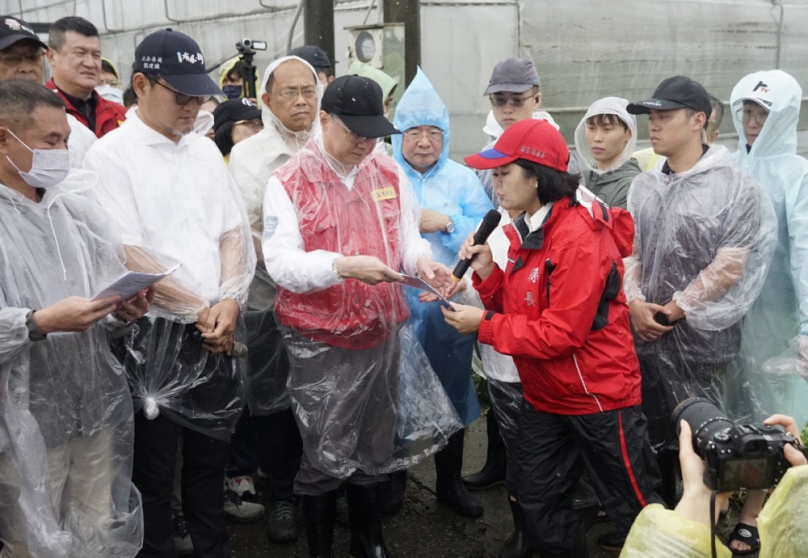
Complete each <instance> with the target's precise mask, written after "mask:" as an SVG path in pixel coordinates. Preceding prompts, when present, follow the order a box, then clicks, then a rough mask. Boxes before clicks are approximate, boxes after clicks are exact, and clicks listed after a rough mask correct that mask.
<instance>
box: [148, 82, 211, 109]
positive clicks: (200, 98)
mask: <svg viewBox="0 0 808 558" xmlns="http://www.w3.org/2000/svg"><path fill="white" fill-rule="evenodd" d="M155 83H157V85H159V86H160V87H163V88H164V89H168V90H169V91H171V92H172V93H174V95H175V100H176V101H177V104H178V105H180V106H182V105H187V104H188V103H190V102H191V101H192V100H196V104H197V105H204V104H205V103H207V102H208V101H210V98H211V97H212V95H186V94H185V93H180V92H179V91H174V90H173V89H171V88H170V87H169V86H167V85H163V83H161V82H159V81H157V82H155Z"/></svg>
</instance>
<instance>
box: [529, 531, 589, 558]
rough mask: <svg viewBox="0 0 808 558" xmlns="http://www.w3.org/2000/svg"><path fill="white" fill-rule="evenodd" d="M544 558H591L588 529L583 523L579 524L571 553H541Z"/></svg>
mask: <svg viewBox="0 0 808 558" xmlns="http://www.w3.org/2000/svg"><path fill="white" fill-rule="evenodd" d="M541 557H542V558H589V542H588V541H587V540H586V529H584V526H583V524H582V523H579V524H578V527H577V528H576V530H575V534H574V535H573V539H572V549H571V550H570V551H569V552H564V553H558V552H544V551H542V552H541Z"/></svg>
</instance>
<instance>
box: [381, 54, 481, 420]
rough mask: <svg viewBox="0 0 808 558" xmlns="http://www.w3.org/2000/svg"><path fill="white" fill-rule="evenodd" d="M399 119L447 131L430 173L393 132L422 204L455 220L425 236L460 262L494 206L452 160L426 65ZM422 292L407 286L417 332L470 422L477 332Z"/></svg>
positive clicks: (443, 113) (437, 252) (450, 260)
mask: <svg viewBox="0 0 808 558" xmlns="http://www.w3.org/2000/svg"><path fill="white" fill-rule="evenodd" d="M393 124H394V125H395V126H396V127H397V128H398V129H399V130H401V131H402V132H406V131H407V130H409V129H410V128H416V127H418V126H434V127H436V128H439V129H440V130H442V131H443V149H442V150H441V153H440V155H439V157H438V160H437V161H436V162H435V164H434V165H433V166H432V167H430V168H429V169H427V170H426V171H425V172H423V173H421V172H418V171H417V170H415V169H414V168H413V167H412V166H411V165H410V164H409V162H408V161H407V160H406V158H405V157H404V152H403V140H404V138H403V135H402V134H398V135H394V136H393V157H394V158H395V160H396V162H397V163H398V164H399V165H400V166H401V168H402V169H404V172H405V173H406V174H407V178H409V180H410V182H411V183H412V187H413V190H414V192H415V195H416V196H417V197H418V201H419V203H420V205H421V208H422V209H429V210H432V211H435V212H437V213H441V214H443V215H446V216H448V217H449V218H451V219H452V222H453V223H454V232H452V233H449V232H440V231H438V232H432V233H423V234H422V236H423V238H425V239H426V240H428V241H429V244H430V246H431V247H432V254H433V255H434V257H435V259H436V260H437V261H439V262H440V263H442V264H445V265H447V266H449V267H454V266H455V264H456V263H457V261H458V257H457V253H458V252H459V251H460V247H461V246H462V244H463V242H464V241H465V240H466V238H467V237H468V235H469V234H470V233H472V232H474V231H475V230H476V228H477V226H478V225H479V224H480V222H481V221H482V219H483V217H484V216H485V214H486V213H488V211H489V210H491V209H493V206H492V205H491V201H490V199H489V198H488V196H487V195H486V193H485V190H483V187H482V184H481V183H480V180H479V179H478V178H477V176H476V175H475V174H474V172H473V171H472V170H471V169H469V168H467V167H464V166H463V165H460V164H458V163H455V162H454V161H452V160H450V159H449V112H448V111H447V110H446V105H444V104H443V101H441V99H440V97H439V96H438V93H437V92H436V91H435V89H434V87H433V86H432V84H431V83H430V82H429V80H428V79H427V77H426V75H425V74H424V73H423V71H421V69H420V68H419V69H418V73H417V74H416V76H415V78H414V79H413V80H412V83H410V86H409V87H408V88H407V91H406V92H405V93H404V95H403V96H402V97H401V101H399V103H398V107H397V108H396V115H395V118H394V119H393ZM419 141H423V140H419ZM419 293H420V291H418V290H416V289H412V288H407V289H406V295H407V301H408V303H409V306H410V312H411V313H412V316H413V321H414V326H415V331H416V333H417V335H418V338H419V340H420V341H421V345H422V346H423V347H424V350H425V351H426V354H427V356H428V357H429V361H430V362H431V363H432V367H433V368H434V370H435V372H437V374H438V376H439V377H440V379H441V382H442V383H443V387H444V388H445V389H446V392H447V393H448V395H449V397H450V399H451V400H452V402H453V403H454V405H455V408H456V409H457V412H458V413H459V414H460V418H461V419H463V422H464V423H465V424H469V423H471V422H472V421H474V420H475V419H477V418H478V417H479V416H480V404H479V401H478V400H477V394H476V390H475V388H474V383H473V381H472V379H471V373H470V372H471V356H472V351H473V350H474V343H475V341H476V336H475V335H462V334H460V333H458V332H457V330H456V329H454V328H453V327H451V326H450V325H449V324H447V323H446V322H445V321H444V318H443V313H442V312H441V305H442V303H441V302H440V301H437V302H432V303H430V304H422V303H421V302H419V300H418V295H419Z"/></svg>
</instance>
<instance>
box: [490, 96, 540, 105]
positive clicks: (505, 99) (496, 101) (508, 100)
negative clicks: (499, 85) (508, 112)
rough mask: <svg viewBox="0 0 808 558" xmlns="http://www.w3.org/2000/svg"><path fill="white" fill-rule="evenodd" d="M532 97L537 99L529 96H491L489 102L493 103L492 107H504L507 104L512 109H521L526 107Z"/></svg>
mask: <svg viewBox="0 0 808 558" xmlns="http://www.w3.org/2000/svg"><path fill="white" fill-rule="evenodd" d="M531 97H535V95H528V96H526V97H511V96H510V95H497V94H494V95H489V96H488V100H489V101H491V106H492V107H503V106H505V105H506V104H510V105H511V106H512V107H516V108H519V107H521V106H524V104H525V101H527V100H528V99H530V98H531Z"/></svg>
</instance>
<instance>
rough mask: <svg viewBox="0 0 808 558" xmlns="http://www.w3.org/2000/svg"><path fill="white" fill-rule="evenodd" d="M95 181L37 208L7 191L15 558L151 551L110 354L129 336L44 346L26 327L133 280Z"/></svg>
mask: <svg viewBox="0 0 808 558" xmlns="http://www.w3.org/2000/svg"><path fill="white" fill-rule="evenodd" d="M96 181H97V177H96V176H95V175H94V174H92V173H90V172H87V171H81V170H73V171H71V173H70V174H69V175H68V176H67V178H66V179H65V180H64V181H63V182H62V183H61V184H60V185H58V186H56V187H54V188H51V189H49V190H47V192H46V193H45V195H44V197H43V198H42V201H41V202H40V203H34V202H33V201H31V200H29V199H28V198H25V197H23V196H22V195H21V194H19V193H17V192H15V191H13V190H11V189H10V188H7V187H6V186H3V185H0V216H1V217H0V276H1V277H2V278H1V279H0V284H2V289H0V398H2V399H0V540H2V542H3V543H4V544H5V545H6V552H9V553H13V555H15V556H16V555H17V553H22V554H23V555H27V554H26V552H28V553H30V554H31V555H32V556H37V557H39V558H56V557H58V558H68V557H88V558H89V557H96V556H100V557H105V556H106V557H112V556H115V557H126V556H134V555H135V554H136V553H137V551H138V550H139V548H140V545H141V542H142V537H143V527H142V525H143V519H142V510H141V507H140V495H139V493H138V492H137V490H136V489H135V487H134V485H132V482H131V473H132V450H133V436H134V433H133V427H134V424H133V411H132V400H131V397H130V395H129V388H128V386H127V382H126V375H125V374H124V371H123V368H122V367H121V365H120V364H119V363H118V361H117V360H116V359H115V358H114V357H113V356H112V354H111V352H110V348H109V345H110V339H111V337H115V336H118V335H121V334H123V333H124V332H125V331H126V330H125V329H124V326H125V324H123V323H122V322H118V321H117V320H115V319H113V318H112V317H110V316H108V317H107V318H105V319H103V320H102V321H100V322H98V323H97V324H95V325H93V326H92V327H90V328H89V329H88V330H87V331H85V332H82V333H51V334H49V335H48V336H47V337H46V338H45V339H44V340H42V341H36V342H32V341H30V340H29V338H28V328H27V326H26V318H27V316H28V314H29V312H30V311H31V310H41V309H43V308H46V307H48V306H51V305H53V304H54V303H56V302H58V301H60V300H62V299H65V298H68V297H71V296H79V297H84V298H92V297H93V296H94V295H96V294H97V293H98V292H100V291H101V290H102V289H103V288H105V287H106V286H108V285H109V284H110V283H111V282H112V281H113V280H114V279H115V278H117V277H118V276H119V275H120V274H121V272H122V271H124V267H123V264H122V263H121V259H122V258H123V251H122V246H121V244H120V240H119V236H118V232H117V231H116V230H115V228H114V227H113V226H112V223H111V222H110V220H109V218H108V217H107V215H106V213H105V212H104V211H103V210H102V209H101V208H100V207H99V206H97V205H96V204H94V203H92V202H91V201H90V200H88V199H87V198H86V197H84V196H83V195H81V192H83V191H86V190H87V189H90V188H93V187H95V186H96Z"/></svg>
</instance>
